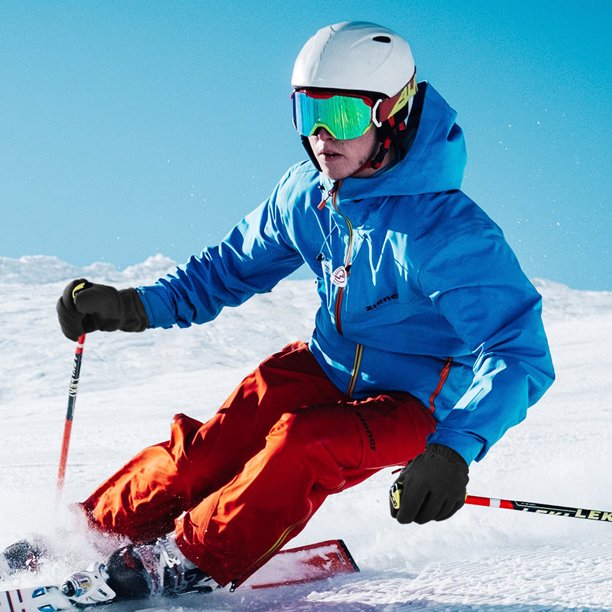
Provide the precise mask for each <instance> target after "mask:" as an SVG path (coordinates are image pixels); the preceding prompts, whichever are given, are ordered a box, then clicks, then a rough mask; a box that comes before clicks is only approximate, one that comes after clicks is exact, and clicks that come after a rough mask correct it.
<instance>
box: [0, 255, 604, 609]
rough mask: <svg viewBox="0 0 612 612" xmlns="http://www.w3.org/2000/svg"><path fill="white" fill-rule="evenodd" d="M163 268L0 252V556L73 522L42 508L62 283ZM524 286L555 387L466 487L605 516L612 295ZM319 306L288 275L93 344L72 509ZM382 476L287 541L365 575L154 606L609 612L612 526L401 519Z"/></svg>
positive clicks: (223, 391)
mask: <svg viewBox="0 0 612 612" xmlns="http://www.w3.org/2000/svg"><path fill="white" fill-rule="evenodd" d="M172 267H173V263H172V262H171V261H169V260H167V259H166V258H164V257H161V256H156V257H153V258H151V259H149V260H147V261H146V262H144V263H143V264H141V265H138V266H134V267H132V268H128V269H126V270H124V271H117V270H115V269H114V268H112V267H111V266H109V265H107V264H95V265H93V266H90V267H88V268H87V269H85V270H81V269H78V268H75V267H74V266H70V265H68V264H66V263H64V262H62V261H59V260H57V259H55V258H50V257H28V258H21V259H19V260H15V259H9V258H2V257H0V298H1V299H0V365H1V368H0V419H1V420H0V423H1V428H0V465H1V469H0V500H1V503H0V508H1V513H2V514H1V516H2V521H1V522H0V546H4V545H6V544H8V543H10V542H12V541H14V540H15V539H18V538H20V537H22V536H23V535H25V534H26V533H28V532H31V531H33V530H38V531H43V532H47V533H52V532H53V528H54V525H55V524H56V523H60V524H66V523H67V521H68V518H67V514H68V513H67V512H66V511H65V510H62V509H59V510H56V509H55V508H54V494H55V481H56V472H57V465H58V459H59V448H60V442H61V435H62V428H63V422H64V416H65V409H66V399H67V389H68V382H69V378H70V372H71V367H72V358H73V352H74V345H73V344H72V343H71V342H69V341H68V340H66V339H65V338H64V337H63V336H62V334H61V332H60V331H59V327H58V325H57V323H56V320H55V301H56V300H57V297H58V296H59V295H60V293H61V291H62V288H63V286H64V284H65V282H66V281H67V280H69V279H71V278H76V277H79V276H81V275H84V276H86V277H87V278H89V279H90V280H93V281H97V282H107V283H109V284H115V285H117V286H120V287H125V286H133V285H134V284H138V283H143V282H150V281H152V280H155V279H156V278H158V276H160V275H161V274H163V273H165V272H166V271H168V270H170V269H172ZM537 284H538V287H539V289H540V291H541V292H542V294H543V295H544V300H545V323H546V327H547V330H548V334H549V338H550V341H551V345H552V350H553V357H554V360H555V365H556V369H557V376H558V378H557V382H556V383H555V385H554V386H553V388H552V389H551V391H550V392H549V393H548V394H547V395H546V397H545V398H544V399H543V400H542V401H541V402H540V403H539V404H538V405H537V406H535V407H534V408H532V409H531V413H530V415H529V417H528V419H527V420H526V421H525V422H524V423H523V424H521V425H520V426H518V427H516V428H514V429H513V430H511V431H510V432H509V433H508V434H507V435H506V437H505V438H504V439H503V440H502V441H501V442H500V443H498V444H497V445H496V446H495V447H494V448H493V450H492V451H491V452H490V453H489V455H488V456H487V457H486V459H485V460H484V461H483V462H481V463H480V464H475V465H473V466H472V468H471V481H470V486H469V490H470V492H471V493H472V494H475V495H488V496H493V497H508V498H514V499H521V500H531V501H537V502H543V503H551V504H553V503H556V504H561V505H570V506H580V507H586V508H595V509H603V510H611V509H612V470H611V469H610V460H611V458H612V457H611V455H612V441H611V433H610V432H611V424H610V423H611V419H612V378H611V376H610V372H611V371H612V349H611V348H610V346H611V344H612V293H602V292H584V291H580V292H579V291H573V290H571V289H569V288H567V287H564V286H561V285H557V284H554V283H550V282H546V281H538V283H537ZM315 308H316V296H315V291H314V286H313V282H312V281H285V282H284V283H282V284H281V285H279V286H278V287H277V288H276V289H275V290H274V291H273V292H272V293H270V294H266V295H261V296H257V297H256V298H254V299H253V300H251V301H250V302H249V303H247V304H245V305H243V306H242V307H240V308H238V309H227V310H226V311H224V312H223V313H222V314H221V316H220V317H219V318H218V319H217V320H216V321H214V322H213V323H210V324H208V325H205V326H200V327H192V328H191V329H189V330H178V329H173V330H154V331H150V332H147V333H145V334H120V333H117V334H101V333H96V334H91V335H90V336H89V337H88V338H87V342H86V347H85V354H84V358H83V369H82V376H81V384H80V387H79V395H78V400H77V407H76V415H75V421H74V429H73V436H72V443H71V449H70V461H69V468H68V473H67V481H66V487H65V491H64V503H65V504H67V503H69V502H72V501H76V500H79V499H81V498H83V497H84V496H85V495H86V494H87V493H88V492H89V491H90V490H91V489H92V488H93V487H94V486H95V485H96V484H98V483H99V482H100V481H101V480H102V479H103V478H105V477H106V476H107V475H109V474H110V473H111V472H112V471H114V470H115V469H116V468H117V467H119V466H120V465H121V464H123V463H124V462H125V461H126V460H127V459H129V458H130V456H131V455H132V454H134V453H135V452H136V451H138V450H139V449H140V448H141V447H143V446H144V445H147V444H150V443H153V442H157V441H160V440H162V439H165V438H166V437H167V431H168V424H169V421H170V418H171V417H172V415H173V414H174V413H175V412H186V413H187V414H190V415H193V416H195V417H197V418H200V419H205V418H206V417H207V416H209V415H210V414H212V413H213V412H214V410H215V407H216V406H217V405H218V404H219V402H220V401H222V400H223V399H224V398H225V396H226V395H227V394H228V393H229V392H230V391H231V390H232V389H233V387H234V385H235V384H236V383H237V382H238V380H239V379H240V378H241V377H242V376H243V375H244V374H245V373H247V372H248V371H249V370H250V369H251V368H252V367H253V366H254V365H256V364H257V362H258V361H259V360H260V359H261V358H263V357H265V356H266V355H267V354H268V353H270V352H273V351H275V350H277V349H279V348H280V347H282V346H283V345H284V344H285V343H287V342H289V341H291V340H294V339H296V338H303V339H307V338H308V335H309V332H310V329H311V326H312V320H313V313H314V310H315ZM392 479H393V476H392V475H391V473H390V471H386V472H384V473H381V474H379V475H377V476H376V477H374V478H372V479H371V480H369V481H368V482H366V483H364V484H362V485H360V486H358V487H356V488H354V489H352V490H349V491H346V492H344V493H342V494H340V495H337V496H335V497H333V498H330V499H329V500H328V502H327V503H326V505H325V506H324V507H323V508H322V509H321V511H320V512H319V513H318V514H317V515H316V516H315V518H314V519H313V520H312V522H311V523H310V525H309V526H308V527H307V528H306V530H305V531H304V532H303V533H302V534H301V535H300V536H299V538H298V539H297V540H296V541H295V543H308V542H312V541H316V540H320V539H327V538H333V537H338V536H341V537H343V538H344V539H345V541H346V542H347V544H348V546H349V548H350V549H351V550H352V552H353V554H354V556H355V558H356V560H357V562H358V563H359V565H360V566H361V568H362V573H361V574H358V575H356V576H351V577H346V578H341V579H338V580H337V581H335V582H334V583H327V582H325V583H321V584H314V585H305V586H300V587H285V588H283V589H277V590H275V591H267V592H265V591H259V592H251V591H243V592H241V591H240V590H239V591H237V592H236V593H233V594H230V593H227V592H220V593H215V594H214V595H212V596H209V598H208V599H206V600H204V599H202V598H201V597H199V598H198V597H194V596H186V597H185V598H181V600H180V602H178V601H174V602H167V603H166V605H163V606H161V607H157V608H155V609H174V610H177V611H178V610H184V611H186V610H197V609H201V608H202V607H204V606H205V607H206V609H209V607H210V609H223V610H227V609H233V610H242V609H244V610H247V609H248V610H278V609H285V610H321V609H324V610H328V609H329V610H403V609H410V610H419V609H425V608H426V609H428V610H493V609H495V610H553V609H554V610H585V609H588V610H612V525H611V524H610V523H598V522H594V521H593V522H591V521H580V520H576V519H567V518H557V517H549V516H538V515H533V514H526V513H525V514H523V513H519V512H511V511H506V510H494V509H488V508H477V507H467V506H466V507H465V508H464V509H463V510H462V511H461V512H460V513H458V514H457V515H456V516H455V517H454V518H453V519H451V520H449V521H446V522H442V523H439V524H434V525H425V526H401V525H398V524H396V523H395V522H394V521H392V520H391V519H390V518H389V517H388V509H387V490H388V486H389V484H390V483H391V481H392ZM92 554H93V551H91V550H90V549H89V547H88V545H87V544H86V543H85V542H84V541H82V540H80V539H79V538H78V537H77V536H75V537H74V541H73V542H72V546H71V551H70V554H69V556H68V557H67V558H66V559H64V560H57V561H56V562H55V563H51V564H49V565H47V567H46V568H45V569H44V574H43V576H44V578H45V579H46V580H48V581H57V580H59V579H61V578H62V577H63V575H64V574H65V573H67V572H68V571H70V570H71V569H73V566H74V564H75V563H83V562H85V561H87V560H88V557H89V556H91V555H92ZM22 580H23V579H22ZM30 580H31V579H30ZM22 584H23V582H22ZM7 585H8V583H7ZM179 603H180V605H179ZM123 608H124V609H126V610H127V609H132V610H134V609H142V608H143V605H142V603H141V604H140V605H139V606H131V607H130V606H123ZM113 609H115V608H113Z"/></svg>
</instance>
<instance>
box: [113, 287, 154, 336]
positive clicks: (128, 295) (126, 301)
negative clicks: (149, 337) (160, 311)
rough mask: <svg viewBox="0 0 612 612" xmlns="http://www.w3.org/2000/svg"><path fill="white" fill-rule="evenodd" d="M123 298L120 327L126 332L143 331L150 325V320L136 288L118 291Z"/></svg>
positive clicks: (121, 298)
mask: <svg viewBox="0 0 612 612" xmlns="http://www.w3.org/2000/svg"><path fill="white" fill-rule="evenodd" d="M118 293H119V298H120V300H121V321H120V323H119V329H120V330H121V331H125V332H141V331H144V330H145V329H147V327H149V320H148V318H147V313H146V311H145V308H144V305H143V303H142V302H141V301H140V298H139V297H138V292H137V291H136V289H121V290H120V291H118Z"/></svg>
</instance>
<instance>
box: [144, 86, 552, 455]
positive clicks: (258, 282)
mask: <svg viewBox="0 0 612 612" xmlns="http://www.w3.org/2000/svg"><path fill="white" fill-rule="evenodd" d="M420 88H421V91H424V100H423V105H422V111H421V117H420V122H419V125H418V129H417V132H416V135H415V137H414V140H413V142H412V145H411V147H410V149H409V150H408V152H407V154H406V155H405V156H404V157H403V159H401V160H400V161H399V162H397V163H395V164H394V165H393V166H391V167H388V168H386V169H384V170H383V171H381V172H378V173H377V174H375V175H373V176H371V177H368V178H347V179H345V180H343V181H342V182H341V184H340V186H338V185H334V183H333V182H332V181H330V180H329V179H328V178H327V177H325V176H324V175H323V174H321V173H319V172H318V170H317V169H316V168H315V166H314V165H313V164H312V163H311V162H303V163H299V164H297V165H295V166H293V167H291V168H290V169H289V170H288V171H287V172H286V174H285V175H284V176H283V177H282V178H281V180H280V181H279V183H278V184H277V185H276V187H275V189H274V191H273V192H272V194H271V195H270V197H269V198H268V199H267V200H265V201H264V202H263V203H262V204H261V205H260V206H259V207H258V208H256V209H255V210H254V211H253V212H251V213H250V214H248V215H247V216H246V217H245V218H244V219H243V220H242V221H241V222H240V223H238V224H237V225H236V226H235V227H234V228H233V229H232V230H231V231H230V232H229V234H228V235H227V236H226V237H225V239H224V240H223V241H222V242H221V244H219V245H218V246H216V247H214V248H206V249H204V251H203V252H202V253H201V254H200V255H199V256H193V257H191V258H190V259H189V261H188V262H187V263H186V264H185V265H184V266H181V267H180V268H179V269H178V270H177V271H176V273H175V274H172V275H169V276H167V277H164V278H162V279H160V280H159V281H157V283H155V284H154V285H152V286H144V287H139V288H138V289H137V290H138V292H139V294H140V298H141V300H142V302H143V304H144V306H145V310H146V313H147V316H148V319H149V326H150V327H170V326H172V325H174V324H177V325H178V326H180V327H186V326H189V325H191V324H192V323H204V322H206V321H210V320H212V319H214V318H215V317H216V316H217V314H218V313H219V312H220V310H221V309H222V308H223V307H224V306H237V305H239V304H241V303H243V302H244V301H246V300H247V299H248V298H250V297H251V296H252V295H253V294H255V293H261V292H267V291H270V290H271V289H272V288H273V287H274V286H275V285H276V284H277V283H278V282H279V281H280V280H281V279H283V278H285V277H286V276H287V275H289V274H290V273H291V272H293V271H294V270H296V269H297V268H298V267H299V266H300V265H302V264H303V263H304V262H305V263H306V265H307V266H308V267H309V268H310V269H311V270H312V271H313V272H314V274H315V275H316V277H317V283H318V293H319V296H320V300H321V303H320V307H319V309H318V311H317V314H316V322H315V328H314V331H313V334H312V337H311V339H310V349H311V351H312V353H313V355H314V356H315V358H316V359H317V361H318V363H319V364H320V365H321V367H322V368H323V370H324V371H325V372H326V374H327V375H328V376H329V378H330V379H331V380H332V381H333V382H334V383H335V384H336V385H337V386H338V388H339V389H341V390H344V391H346V393H347V394H348V395H349V396H351V397H354V398H363V397H367V396H372V395H376V394H378V393H381V392H392V391H405V392H409V393H410V394H412V395H413V396H416V397H417V398H418V399H419V400H421V402H423V404H424V405H425V406H426V407H427V408H428V409H429V410H430V411H431V412H432V413H433V415H434V417H435V419H436V421H437V423H438V424H437V429H436V432H435V433H433V434H432V435H431V436H430V438H429V440H428V442H429V443H433V442H435V443H438V444H444V445H447V446H449V447H451V448H453V449H454V450H456V451H457V452H459V453H460V454H461V455H462V456H463V457H464V459H465V460H466V461H467V462H468V463H470V462H471V461H472V460H474V459H476V460H480V459H481V458H482V457H483V456H484V455H485V454H486V452H487V451H488V449H489V448H490V447H491V445H492V444H494V443H495V442H496V441H497V440H499V439H500V438H501V437H502V435H503V434H504V432H505V431H506V430H507V429H508V428H509V427H512V426H513V425H516V424H517V423H519V422H520V421H521V420H522V419H523V418H524V417H525V415H526V411H527V408H528V407H529V406H531V405H532V404H534V403H535V402H536V401H537V400H538V399H539V398H540V397H541V396H542V394H543V393H544V391H545V390H546V389H547V388H548V387H549V386H550V385H551V383H552V381H553V379H554V372H553V366H552V362H551V357H550V353H549V349H548V344H547V340H546V336H545V333H544V328H543V325H542V320H541V297H540V295H539V294H538V292H537V291H536V290H535V288H534V287H533V285H532V284H531V283H530V282H529V280H528V279H527V278H526V276H525V275H524V273H523V272H522V270H521V268H520V266H519V264H518V262H517V260H516V257H515V256H514V254H513V252H512V250H511V249H510V247H509V246H508V244H507V243H506V241H505V239H504V236H503V234H502V232H501V230H500V229H499V228H498V227H497V225H495V223H493V221H492V220H491V219H490V218H489V217H488V216H487V215H486V214H485V213H484V212H483V210H481V209H480V208H479V207H478V206H477V205H476V204H475V203H474V202H473V201H472V200H471V199H470V198H469V197H467V196H466V195H465V194H464V193H463V192H461V191H460V186H461V180H462V177H463V170H464V166H465V162H466V152H465V145H464V139H463V134H462V131H461V128H460V127H459V126H458V125H457V124H456V123H455V116H456V113H455V111H454V110H452V109H451V108H450V107H449V105H448V104H447V103H446V102H445V101H444V99H443V98H442V97H441V96H440V95H439V94H438V93H437V92H436V91H435V89H434V88H433V87H432V86H431V85H429V84H425V83H421V84H420ZM421 95H423V93H421ZM330 194H331V197H328V196H330ZM326 197H327V200H326V202H325V205H324V206H323V207H321V202H322V200H325V198H326Z"/></svg>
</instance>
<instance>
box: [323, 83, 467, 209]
mask: <svg viewBox="0 0 612 612" xmlns="http://www.w3.org/2000/svg"><path fill="white" fill-rule="evenodd" d="M423 91H424V93H421V92H423ZM417 95H422V96H423V106H422V111H421V117H420V120H419V124H418V128H417V131H416V135H415V136H414V140H413V142H412V144H411V145H410V148H409V150H408V152H407V153H406V154H405V155H404V157H403V158H402V159H400V160H399V161H398V162H396V163H395V164H394V165H393V166H391V167H389V168H383V169H382V170H381V171H380V172H379V173H377V174H375V175H373V176H370V177H367V178H350V177H349V178H346V179H344V180H343V181H342V187H341V189H340V191H339V192H338V196H339V199H340V200H344V199H357V198H363V197H370V196H372V197H373V196H402V195H417V194H421V193H438V192H443V191H451V190H455V189H460V188H461V182H462V180H463V172H464V169H465V164H466V161H467V154H466V149H465V140H464V138H463V131H462V130H461V128H460V127H459V126H458V125H457V124H456V123H455V118H456V116H457V113H456V112H455V111H454V110H453V109H452V108H451V107H450V106H449V105H448V103H447V102H446V101H445V100H444V98H443V97H442V96H441V95H440V94H439V93H438V92H437V91H436V90H435V89H434V88H433V87H432V86H431V85H430V84H429V83H419V93H418V94H417ZM321 182H322V183H323V185H324V186H325V187H327V188H328V189H329V188H331V186H332V185H333V183H334V181H332V180H331V179H329V178H328V177H326V176H325V175H323V174H321Z"/></svg>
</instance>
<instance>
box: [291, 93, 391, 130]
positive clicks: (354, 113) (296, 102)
mask: <svg viewBox="0 0 612 612" xmlns="http://www.w3.org/2000/svg"><path fill="white" fill-rule="evenodd" d="M291 98H292V100H293V125H294V126H295V129H296V130H297V131H298V133H299V134H300V135H301V136H312V135H313V134H314V133H315V132H316V131H317V130H318V129H319V128H325V129H326V130H327V131H328V132H329V133H330V134H331V135H332V136H333V137H334V138H335V139H336V140H351V139H353V138H359V137H360V136H363V135H364V134H365V133H366V132H367V131H368V130H369V129H370V126H371V125H372V123H373V122H374V117H375V114H374V111H375V109H376V108H377V106H378V104H379V103H380V102H381V100H377V101H376V103H374V102H373V101H372V100H370V99H369V98H367V97H365V96H358V95H351V94H337V93H331V92H328V91H312V90H304V89H298V90H297V91H294V92H293V93H292V94H291Z"/></svg>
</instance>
